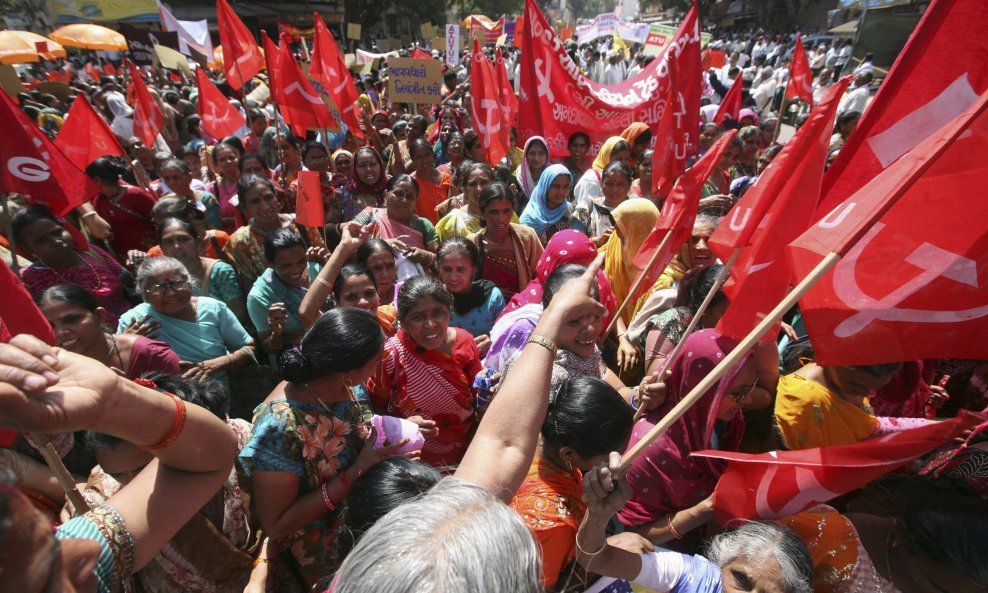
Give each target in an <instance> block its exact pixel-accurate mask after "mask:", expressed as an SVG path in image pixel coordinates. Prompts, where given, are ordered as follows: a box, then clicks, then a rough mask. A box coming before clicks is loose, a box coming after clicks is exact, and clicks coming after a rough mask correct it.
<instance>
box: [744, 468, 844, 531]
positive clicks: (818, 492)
mask: <svg viewBox="0 0 988 593" xmlns="http://www.w3.org/2000/svg"><path fill="white" fill-rule="evenodd" d="M795 471H796V487H797V488H799V494H797V495H796V496H795V497H793V499H792V500H790V501H789V502H787V503H786V504H784V505H783V506H782V508H781V509H779V510H778V511H776V510H775V509H773V508H772V505H771V504H770V503H769V501H768V491H769V489H770V488H771V487H772V482H773V481H774V480H775V475H776V474H777V473H778V472H779V466H778V465H773V466H772V467H771V468H770V469H769V470H768V471H766V472H765V477H764V478H762V481H761V483H759V484H758V490H756V491H755V511H756V512H757V513H758V517H760V518H762V519H776V518H778V517H788V516H789V515H794V514H796V513H798V512H800V511H802V510H803V509H805V508H808V507H809V506H811V505H812V504H813V503H815V502H820V501H821V500H824V501H826V500H830V499H832V498H834V497H836V496H837V495H838V493H836V492H831V491H829V490H827V489H826V488H824V487H823V486H822V485H820V482H818V481H817V479H816V476H815V475H813V471H812V470H809V469H806V468H804V467H796V468H795Z"/></svg>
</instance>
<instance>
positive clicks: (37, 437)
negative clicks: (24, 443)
mask: <svg viewBox="0 0 988 593" xmlns="http://www.w3.org/2000/svg"><path fill="white" fill-rule="evenodd" d="M30 436H31V440H33V441H34V442H35V443H36V444H37V445H38V452H39V453H41V456H42V457H44V459H45V462H46V463H47V464H48V468H49V469H51V472H52V473H53V474H55V479H56V480H58V485H59V486H61V487H62V491H64V492H65V497H66V498H67V499H68V500H69V502H71V503H72V506H74V507H75V514H76V515H77V516H78V515H81V514H83V513H85V512H88V511H89V504H88V503H87V502H86V500H85V499H84V498H83V497H82V494H81V493H80V492H79V490H78V489H77V488H76V486H75V481H74V480H73V479H72V474H70V473H69V470H68V469H66V467H65V464H64V463H62V459H61V458H60V457H59V456H58V452H57V451H55V446H54V445H52V444H51V440H50V439H49V438H48V436H47V435H44V434H41V433H37V432H32V433H30Z"/></svg>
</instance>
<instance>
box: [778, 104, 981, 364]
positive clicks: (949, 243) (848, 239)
mask: <svg viewBox="0 0 988 593" xmlns="http://www.w3.org/2000/svg"><path fill="white" fill-rule="evenodd" d="M986 154H988V92H986V93H985V94H984V95H982V97H981V99H980V100H979V101H978V102H977V103H975V105H973V106H972V107H971V108H969V109H968V110H967V111H966V112H965V113H963V114H961V116H960V117H959V118H957V119H956V120H954V121H953V122H951V123H950V124H948V125H947V126H945V127H944V128H943V129H941V130H940V131H939V132H937V133H935V134H933V135H931V136H929V137H928V138H927V139H926V140H924V141H923V142H922V143H921V144H920V145H919V146H917V147H916V148H914V149H913V150H912V151H910V152H909V154H907V155H906V156H904V157H902V158H900V159H899V160H898V161H896V162H895V163H894V164H893V165H891V166H890V167H889V168H887V169H885V171H883V172H882V173H881V174H880V175H879V176H878V177H876V178H875V179H874V180H873V181H872V182H871V183H869V184H868V185H865V186H864V187H862V188H861V189H860V190H858V191H857V192H856V193H855V194H854V195H852V196H851V197H850V198H848V199H847V200H846V201H845V202H844V203H843V204H841V205H840V206H838V207H837V208H836V209H834V210H833V211H832V212H830V213H829V214H827V215H826V216H825V217H824V218H822V219H821V220H820V221H819V222H818V223H817V224H816V225H814V226H813V227H811V228H810V229H809V230H808V231H806V233H804V234H803V235H802V236H801V237H799V238H798V239H796V240H795V241H794V242H793V243H792V245H791V246H790V248H789V257H790V260H791V262H792V269H793V272H794V273H795V274H796V275H798V276H803V275H805V274H807V273H808V271H809V270H811V269H812V268H813V267H814V266H816V264H817V263H819V261H820V260H821V259H822V258H823V257H824V256H825V255H826V254H827V253H830V252H834V253H838V254H841V255H842V259H841V261H840V262H838V263H837V264H836V265H835V266H834V267H833V269H831V270H830V271H829V272H828V273H827V274H826V275H824V276H823V278H821V280H820V281H819V282H817V283H816V285H814V287H813V288H811V289H810V291H809V292H808V293H807V294H806V296H805V297H803V299H802V300H801V301H800V306H801V309H802V311H803V314H804V316H805V319H806V326H807V329H808V330H809V333H810V336H811V338H812V340H813V348H814V351H815V354H816V357H817V359H818V360H819V362H820V363H822V364H827V365H855V364H875V363H881V362H891V361H898V360H909V359H913V358H934V357H935V358H969V359H988V340H985V339H984V336H985V333H986V332H988V290H986V288H985V287H986V285H988V231H986V228H988V227H986V226H985V224H984V220H985V219H986V217H988V203H986V202H985V200H984V198H983V196H982V194H980V193H979V192H977V191H972V188H975V187H979V186H981V185H982V184H983V183H984V179H985V175H986V174H988V165H986V164H985V155H986Z"/></svg>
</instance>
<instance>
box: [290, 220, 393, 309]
mask: <svg viewBox="0 0 988 593" xmlns="http://www.w3.org/2000/svg"><path fill="white" fill-rule="evenodd" d="M373 226H374V225H373V224H366V225H360V224H357V223H354V222H348V223H346V224H341V225H339V230H340V233H341V238H340V244H339V246H337V247H336V249H335V250H333V253H332V255H330V256H329V260H328V261H327V262H326V265H325V266H323V268H322V270H320V271H319V275H318V276H316V279H315V280H313V281H312V285H311V286H309V290H308V291H306V293H305V297H304V298H303V299H302V304H301V305H300V306H299V308H298V316H299V318H301V319H302V325H304V326H305V327H311V326H312V324H313V323H315V322H316V320H317V319H319V316H320V315H321V314H322V311H321V309H322V305H323V303H325V302H326V299H327V298H328V297H329V294H330V293H331V292H332V291H333V283H334V282H336V277H337V276H339V274H340V270H342V269H343V266H344V265H346V262H347V260H349V259H350V257H352V256H353V254H354V253H356V252H357V249H358V248H360V246H361V245H363V244H364V242H365V241H367V239H368V238H370V236H371V234H372V233H373V230H374V229H373Z"/></svg>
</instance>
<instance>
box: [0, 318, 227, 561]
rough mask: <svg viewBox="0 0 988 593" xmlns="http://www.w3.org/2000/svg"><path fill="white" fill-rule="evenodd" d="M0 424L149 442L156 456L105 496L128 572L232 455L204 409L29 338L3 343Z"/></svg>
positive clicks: (216, 479) (178, 524) (196, 504)
mask: <svg viewBox="0 0 988 593" xmlns="http://www.w3.org/2000/svg"><path fill="white" fill-rule="evenodd" d="M183 409H184V415H183V413H182V410H183ZM183 416H184V419H183ZM0 426H3V427H5V428H11V429H15V430H20V431H37V432H72V431H77V430H83V429H92V430H96V431H99V432H103V433H106V434H110V435H113V436H116V437H119V438H121V439H124V440H127V441H130V442H131V443H134V444H135V445H138V446H141V447H146V448H152V449H153V450H152V451H151V453H152V454H153V455H154V456H155V458H156V459H155V460H154V461H152V462H151V464H150V465H148V466H147V467H146V468H145V469H144V470H143V471H141V473H140V474H139V475H138V476H137V477H136V478H135V479H134V480H133V481H132V482H131V483H130V484H128V485H127V486H125V487H124V488H123V489H122V490H121V491H120V492H118V493H117V494H116V495H114V496H113V497H112V498H110V500H109V501H108V504H109V505H110V506H112V507H113V508H114V509H116V511H117V512H118V513H119V514H120V516H121V518H122V519H123V521H124V524H125V525H126V526H127V529H128V531H129V532H130V534H131V536H132V537H133V541H134V548H135V563H134V569H135V570H136V569H138V568H140V567H142V566H144V565H145V564H146V563H147V562H148V561H149V560H150V559H151V558H153V557H154V556H155V555H156V554H157V553H158V551H159V550H161V548H162V547H163V546H164V545H165V544H166V543H167V542H168V541H169V540H171V538H172V537H174V535H175V534H176V533H177V532H178V530H179V529H181V528H182V527H183V526H184V525H185V523H186V522H188V520H189V519H191V518H192V516H193V515H195V514H196V513H197V512H198V511H199V509H201V508H202V507H203V505H204V504H205V503H206V502H207V501H208V500H209V499H210V498H211V497H212V496H213V495H214V494H216V492H217V491H218V490H219V489H220V487H221V486H222V485H223V483H224V482H225V481H226V479H227V477H228V476H229V474H230V470H231V468H232V467H233V460H234V457H235V456H236V453H237V441H236V437H235V436H234V434H233V431H231V430H230V428H229V427H228V426H227V425H226V424H225V423H224V422H222V421H221V420H219V419H218V418H217V417H216V416H214V415H213V414H211V413H210V412H208V411H206V410H205V409H203V408H200V407H199V406H196V405H193V404H189V403H181V404H179V403H178V402H177V401H176V400H175V399H174V398H172V397H170V396H168V395H166V394H162V393H159V392H157V391H154V390H153V389H149V388H147V387H142V386H140V385H137V384H136V383H132V382H131V381H128V380H126V379H123V378H121V377H119V376H117V374H116V373H114V372H113V371H111V370H110V369H109V368H107V367H105V366H103V365H101V364H99V363H94V362H93V360H92V359H90V358H86V357H84V356H80V355H78V354H73V353H71V352H68V351H65V350H62V349H60V348H51V347H49V346H48V345H46V344H44V343H43V342H41V341H40V340H38V339H36V338H34V337H33V336H28V335H20V336H17V337H16V338H14V339H13V340H12V341H11V343H10V344H0Z"/></svg>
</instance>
